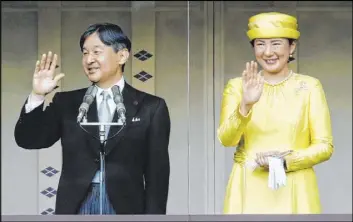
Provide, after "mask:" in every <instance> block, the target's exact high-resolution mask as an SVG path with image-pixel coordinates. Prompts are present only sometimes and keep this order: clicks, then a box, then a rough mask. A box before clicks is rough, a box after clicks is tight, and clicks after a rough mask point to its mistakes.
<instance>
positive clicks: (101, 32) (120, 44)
mask: <svg viewBox="0 0 353 222" xmlns="http://www.w3.org/2000/svg"><path fill="white" fill-rule="evenodd" d="M95 32H97V34H98V37H99V39H100V40H101V41H102V42H103V44H104V45H106V46H110V47H112V48H113V50H114V52H118V51H119V50H122V49H124V48H126V49H127V50H128V51H129V52H130V50H131V41H130V39H129V38H128V37H127V36H126V35H125V34H124V32H123V30H122V29H121V28H120V27H119V26H118V25H115V24H112V23H97V24H93V25H90V26H89V27H88V28H87V29H86V31H85V32H84V33H83V34H82V35H81V38H80V48H81V52H82V51H83V44H84V43H85V41H86V39H87V38H88V37H89V36H90V35H92V34H93V33H95ZM124 67H125V64H123V66H122V71H123V72H124Z"/></svg>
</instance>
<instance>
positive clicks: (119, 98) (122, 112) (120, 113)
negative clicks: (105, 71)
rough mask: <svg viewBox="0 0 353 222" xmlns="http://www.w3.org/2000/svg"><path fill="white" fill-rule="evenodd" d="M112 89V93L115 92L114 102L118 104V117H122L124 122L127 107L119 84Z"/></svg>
mask: <svg viewBox="0 0 353 222" xmlns="http://www.w3.org/2000/svg"><path fill="white" fill-rule="evenodd" d="M111 90H112V93H113V97H114V102H115V104H116V111H117V113H118V117H119V118H120V119H121V121H122V122H123V123H125V121H126V117H125V113H126V109H125V105H124V99H123V96H122V95H121V93H120V89H119V86H117V85H114V86H113V87H112V89H111Z"/></svg>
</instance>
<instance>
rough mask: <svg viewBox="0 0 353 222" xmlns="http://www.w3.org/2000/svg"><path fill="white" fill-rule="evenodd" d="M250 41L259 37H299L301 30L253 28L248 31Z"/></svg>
mask: <svg viewBox="0 0 353 222" xmlns="http://www.w3.org/2000/svg"><path fill="white" fill-rule="evenodd" d="M247 35H248V37H249V39H250V41H252V40H254V39H259V38H264V39H268V38H289V39H298V38H299V36H300V32H299V31H297V30H293V29H289V28H266V29H264V28H263V29H252V30H249V31H248V32H247Z"/></svg>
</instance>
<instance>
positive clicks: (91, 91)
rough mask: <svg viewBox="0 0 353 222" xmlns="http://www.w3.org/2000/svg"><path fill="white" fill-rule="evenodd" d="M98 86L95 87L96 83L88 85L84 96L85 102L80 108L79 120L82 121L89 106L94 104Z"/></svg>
mask: <svg viewBox="0 0 353 222" xmlns="http://www.w3.org/2000/svg"><path fill="white" fill-rule="evenodd" d="M97 91H98V89H97V87H95V86H94V85H91V86H90V87H88V89H87V91H86V94H85V96H84V97H83V102H82V104H81V106H80V108H79V109H78V112H79V113H78V116H77V122H78V123H79V122H81V120H82V118H83V117H84V116H85V115H86V114H87V112H88V109H89V106H90V105H91V104H92V102H93V100H94V97H95V96H96V94H97Z"/></svg>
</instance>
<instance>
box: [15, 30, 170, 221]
mask: <svg viewBox="0 0 353 222" xmlns="http://www.w3.org/2000/svg"><path fill="white" fill-rule="evenodd" d="M80 47H81V51H82V65H83V68H84V71H85V73H86V75H87V77H88V79H89V80H90V81H91V82H92V85H94V87H97V94H96V96H95V99H94V101H93V103H92V104H91V106H90V108H89V111H88V113H87V120H88V122H98V121H99V119H100V113H101V109H105V111H106V113H108V114H111V119H112V122H117V120H118V115H117V112H116V111H115V108H116V104H115V103H114V100H113V99H112V92H111V87H112V86H113V85H117V86H119V88H120V90H121V92H122V97H123V102H124V105H125V107H126V126H125V127H122V126H111V127H110V129H109V135H108V137H111V136H113V135H115V134H116V132H118V131H119V130H121V131H120V133H119V134H118V135H117V136H116V137H113V139H111V140H108V141H107V143H106V144H105V147H104V149H105V164H106V167H105V174H106V183H105V185H104V203H105V204H104V206H105V207H104V209H103V210H104V211H103V214H165V213H166V205H167V199H168V187H169V174H170V166H169V154H168V145H169V135H170V118H169V113H168V108H167V105H166V103H165V101H164V99H162V98H159V97H156V96H153V95H149V94H147V93H144V92H141V91H139V90H137V89H134V88H133V87H132V86H130V85H129V84H127V83H126V82H125V81H124V77H123V71H124V64H125V62H126V61H127V60H128V58H129V53H130V49H131V43H130V40H129V39H128V38H127V37H126V36H125V35H124V33H123V32H122V30H121V29H120V27H119V26H117V25H114V24H109V23H104V24H95V25H91V26H90V27H88V29H87V30H86V31H85V32H84V33H83V34H82V36H81V40H80ZM56 63H57V55H55V54H54V55H53V53H51V52H49V53H48V54H47V55H46V54H43V56H42V58H41V60H40V61H37V64H36V68H35V73H34V77H33V90H32V92H31V94H30V96H29V97H28V99H27V100H26V102H25V104H24V106H23V108H22V111H21V114H20V117H19V120H18V122H17V124H16V127H15V140H16V143H17V144H18V146H20V147H22V148H25V149H41V148H48V147H51V146H52V145H53V144H54V143H56V142H57V141H58V140H59V139H61V145H62V149H63V152H62V154H63V156H62V171H61V172H62V173H61V177H60V181H59V186H58V192H57V198H56V212H55V213H56V214H99V185H98V184H99V179H97V178H99V172H100V163H99V162H100V159H99V157H100V156H99V149H100V141H99V140H97V139H95V138H94V137H92V136H91V135H89V134H88V133H87V132H90V133H92V134H93V135H95V136H96V137H98V127H97V126H82V127H84V128H85V129H86V130H87V132H85V131H84V130H83V129H82V128H81V127H80V126H79V124H78V123H77V121H76V117H77V115H78V109H79V107H80V105H81V103H82V100H83V97H84V95H85V93H86V91H87V88H84V89H78V90H74V91H68V92H58V93H56V94H55V95H54V98H53V101H52V103H51V104H50V105H49V106H48V107H46V109H45V110H43V104H44V103H43V102H44V99H45V95H47V94H48V93H50V92H52V91H53V90H54V88H55V87H56V85H57V83H58V81H60V79H61V78H63V77H64V74H59V75H56V76H55V74H54V70H55V67H56ZM103 102H105V103H104V104H103ZM102 107H103V108H102ZM108 114H107V115H108ZM121 127H122V128H121Z"/></svg>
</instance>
